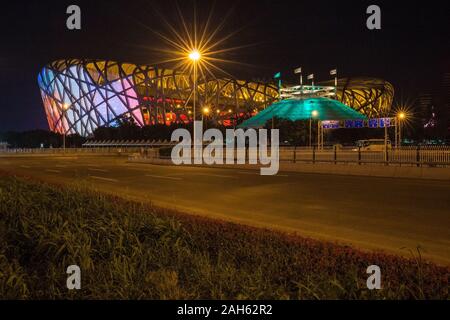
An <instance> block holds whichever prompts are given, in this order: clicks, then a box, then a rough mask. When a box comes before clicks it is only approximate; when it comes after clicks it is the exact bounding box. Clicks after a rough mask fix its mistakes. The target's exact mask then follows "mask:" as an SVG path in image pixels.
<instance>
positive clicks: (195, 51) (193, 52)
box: [189, 50, 202, 62]
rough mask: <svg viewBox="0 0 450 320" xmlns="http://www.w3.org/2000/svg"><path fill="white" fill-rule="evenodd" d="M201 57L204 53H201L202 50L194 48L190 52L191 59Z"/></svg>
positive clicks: (195, 59)
mask: <svg viewBox="0 0 450 320" xmlns="http://www.w3.org/2000/svg"><path fill="white" fill-rule="evenodd" d="M201 57H202V55H201V54H200V52H199V51H198V50H192V51H191V52H190V53H189V59H191V60H192V61H194V62H195V61H198V60H200V58H201Z"/></svg>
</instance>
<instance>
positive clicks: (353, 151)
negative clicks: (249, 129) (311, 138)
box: [280, 146, 450, 166]
mask: <svg viewBox="0 0 450 320" xmlns="http://www.w3.org/2000/svg"><path fill="white" fill-rule="evenodd" d="M280 161H290V162H312V163H316V162H328V163H330V162H331V163H336V164H337V163H357V164H368V163H369V164H370V163H371V164H384V165H389V164H398V165H402V164H404V165H416V166H422V165H428V166H448V165H450V147H449V146H405V147H398V148H388V149H386V150H383V151H366V150H363V149H361V148H356V147H351V148H335V147H324V148H322V149H316V148H314V147H313V148H305V147H282V148H280Z"/></svg>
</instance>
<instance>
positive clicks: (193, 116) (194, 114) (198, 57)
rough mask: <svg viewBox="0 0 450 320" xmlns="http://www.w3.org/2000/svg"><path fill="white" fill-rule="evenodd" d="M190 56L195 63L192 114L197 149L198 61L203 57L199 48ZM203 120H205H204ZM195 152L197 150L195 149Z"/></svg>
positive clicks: (193, 133) (193, 134)
mask: <svg viewBox="0 0 450 320" xmlns="http://www.w3.org/2000/svg"><path fill="white" fill-rule="evenodd" d="M188 58H189V59H190V60H191V61H192V63H193V67H194V88H193V102H192V109H193V110H192V111H193V115H192V136H193V138H194V148H195V150H197V148H196V145H197V139H196V138H197V137H196V132H195V120H196V110H195V109H196V107H195V104H196V100H197V62H198V61H199V60H200V58H201V54H200V52H199V51H198V50H197V49H194V50H192V51H191V52H190V53H189V55H188ZM202 121H203V120H202ZM194 152H195V151H194Z"/></svg>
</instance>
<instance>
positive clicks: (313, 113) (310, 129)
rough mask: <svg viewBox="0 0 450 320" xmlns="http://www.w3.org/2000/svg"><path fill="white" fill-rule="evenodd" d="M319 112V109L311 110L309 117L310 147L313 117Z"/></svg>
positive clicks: (310, 143) (310, 144)
mask: <svg viewBox="0 0 450 320" xmlns="http://www.w3.org/2000/svg"><path fill="white" fill-rule="evenodd" d="M318 114H319V113H318V112H317V110H313V111H311V116H310V117H309V147H311V146H312V118H315V117H317V115H318Z"/></svg>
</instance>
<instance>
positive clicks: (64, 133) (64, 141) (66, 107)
mask: <svg viewBox="0 0 450 320" xmlns="http://www.w3.org/2000/svg"><path fill="white" fill-rule="evenodd" d="M62 107H63V114H62V119H61V121H63V119H64V117H65V116H66V112H67V110H68V109H69V108H70V105H69V104H68V103H63V105H62ZM61 127H62V129H63V149H64V151H65V150H66V128H64V122H62V123H61Z"/></svg>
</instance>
